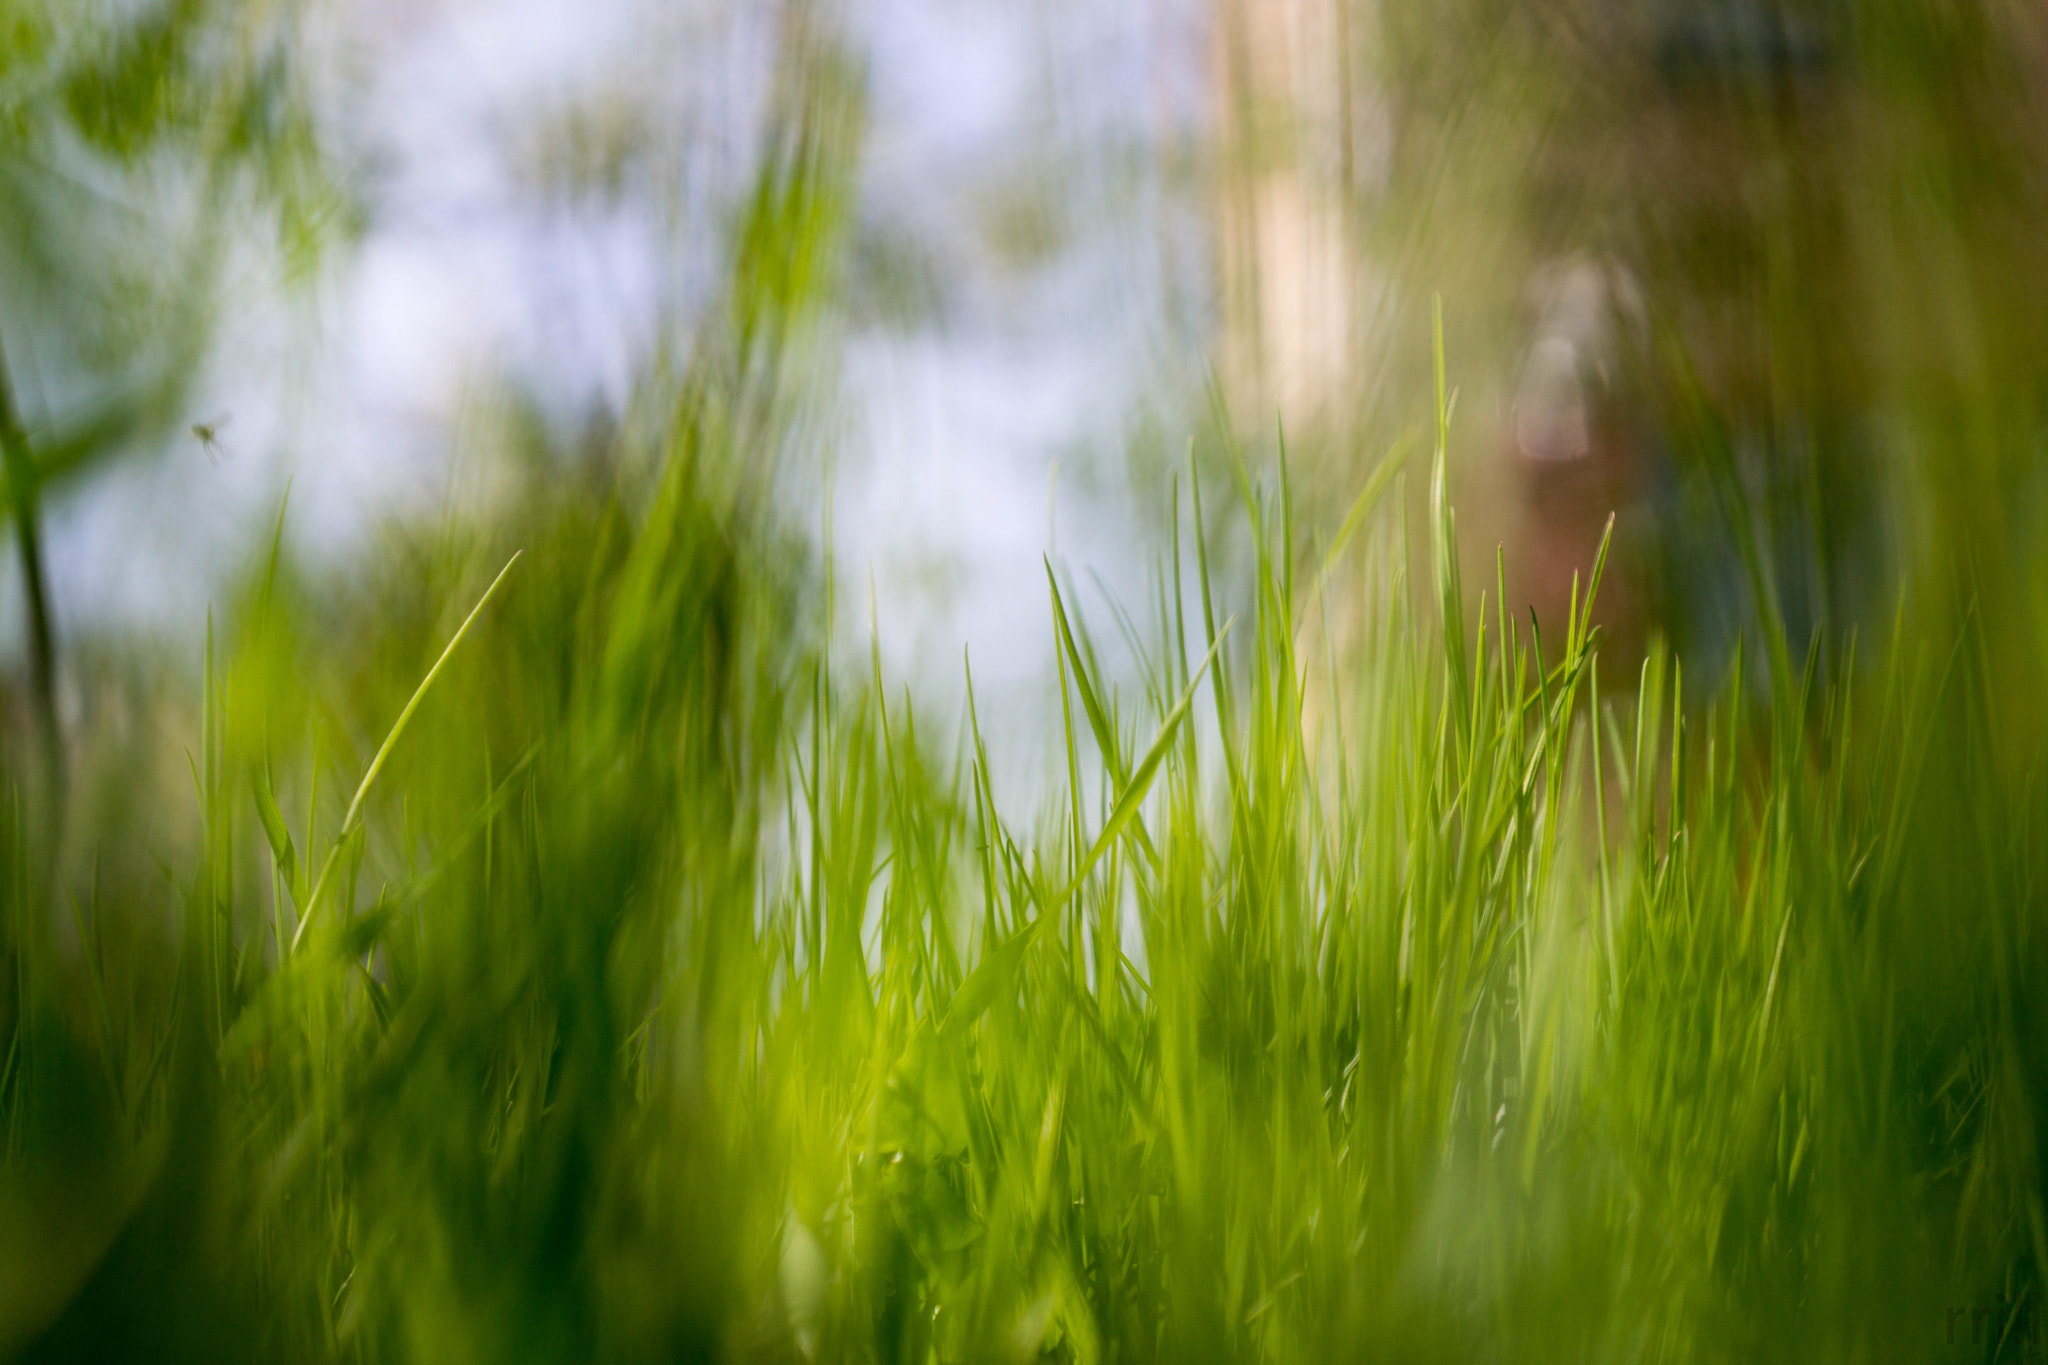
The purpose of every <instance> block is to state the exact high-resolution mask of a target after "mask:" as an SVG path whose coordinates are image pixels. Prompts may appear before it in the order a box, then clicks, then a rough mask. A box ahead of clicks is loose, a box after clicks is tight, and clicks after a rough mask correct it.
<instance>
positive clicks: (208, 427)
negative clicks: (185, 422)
mask: <svg viewBox="0 0 2048 1365" xmlns="http://www.w3.org/2000/svg"><path fill="white" fill-rule="evenodd" d="M233 417H234V414H233V413H227V412H224V413H222V414H221V415H220V416H218V417H215V418H213V419H211V420H209V421H205V422H194V423H193V424H192V439H193V440H195V441H197V442H199V446H200V449H202V450H204V451H205V452H206V455H207V458H208V459H210V460H212V461H214V462H215V463H216V464H217V463H219V462H220V458H221V457H222V456H223V455H225V454H227V452H226V451H225V450H223V449H222V448H221V444H220V433H221V429H222V428H224V427H226V426H227V424H228V423H229V422H230V421H231V420H233Z"/></svg>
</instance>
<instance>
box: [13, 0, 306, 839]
mask: <svg viewBox="0 0 2048 1365" xmlns="http://www.w3.org/2000/svg"><path fill="white" fill-rule="evenodd" d="M304 18H305V15H304V12H303V7H302V6H300V5H298V4H297V3H295V2H294V0H145V2H144V3H140V4H134V3H110V0H0V449H4V453H5V470H6V481H7V494H8V504H9V511H10V513H11V516H12V520H13V523H14V526H15V529H16V532H17V536H18V545H19V549H20V554H21V568H22V578H23V586H24V589H25V594H26V598H27V603H26V607H27V618H28V632H29V640H28V656H29V672H30V679H29V682H30V693H31V697H32V701H33V705H34V707H35V710H36V725H37V728H38V730H39V731H40V732H41V740H42V743H43V746H44V755H43V762H44V767H45V770H46V781H47V782H49V783H50V784H51V785H52V787H53V788H55V789H56V790H57V791H59V792H61V788H62V785H63V777H62V771H63V745H62V737H61V732H60V729H59V723H58V718H57V708H56V667H57V645H56V628H55V625H54V623H53V621H52V619H51V604H50V593H49V588H48V584H47V581H46V575H45V572H44V564H43V550H42V546H41V543H40V540H41V537H40V532H39V511H40V508H41V507H42V505H43V502H44V500H45V499H46V498H47V497H48V496H49V495H50V494H52V493H54V492H56V491H57V490H59V489H60V488H62V487H64V486H65V485H67V484H70V483H73V482H75V481H77V480H79V479H81V478H84V477H86V476H88V475H89V474H90V473H91V472H93V471H94V470H96V469H98V468H100V467H102V466H104V465H105V464H106V463H107V462H109V461H111V460H113V459H115V458H117V457H121V456H124V455H131V454H137V453H141V452H145V451H148V450H150V449H152V448H160V447H161V444H162V439H163V437H164V436H166V435H167V434H168V433H169V432H171V431H173V430H176V429H177V428H178V426H179V422H178V417H179V414H180V413H181V412H182V410H183V404H184V400H185V398H186V396H187V395H188V393H189V391H190V389H191V386H192V384H193V381H194V378H195V376H196V374H197V371H198V368H199V365H200V362H201V361H202V360H203V358H204V356H205V354H206V349H207V343H208V339H209V337H210V335H211V332H212V324H213V322H214V320H215V310H216V307H217V305H218V302H219V299H218V288H217V287H218V283H219V279H220V273H221V266H222V263H223V259H224V255H225V251H226V249H227V247H228V245H229V244H230V243H231V242H232V241H233V240H234V233H233V231H232V229H233V228H234V227H235V225H237V224H238V223H241V222H245V221H250V220H252V219H253V220H254V221H257V222H261V223H263V224H265V225H266V226H268V225H274V226H275V228H276V231H277V233H278V249H279V253H280V256H281V258H282V259H283V260H284V262H285V263H286V266H287V268H288V269H289V270H293V271H303V270H304V269H305V267H306V266H307V265H308V264H309V263H310V261H311V259H312V258H313V256H314V255H315V254H316V252H317V248H318V246H319V243H320V242H321V241H322V240H323V238H324V237H325V236H326V235H328V232H329V230H330V229H331V228H332V227H334V226H335V225H336V224H337V222H338V221H340V220H341V219H342V217H343V215H342V214H341V213H340V211H339V210H340V209H341V207H342V204H343V202H344V201H343V200H342V198H341V196H340V195H339V194H338V193H337V192H336V189H335V186H334V183H333V182H332V180H331V179H330V178H329V176H328V175H327V174H326V172H325V162H324V159H323V158H322V156H321V155H320V148H319V138H318V135H317V130H316V122H315V119H314V117H313V113H312V107H311V101H310V98H309V91H308V89H307V85H306V82H305V80H304V79H303V75H302V73H303V71H304V69H305V63H304V62H303V61H302V60H301V57H300V52H301V48H302V38H303V28H304V22H303V21H304ZM60 806H61V800H59V801H53V802H52V803H51V805H50V807H49V809H50V811H51V812H52V813H53V814H54V813H55V812H56V811H57V810H58V809H59V808H60Z"/></svg>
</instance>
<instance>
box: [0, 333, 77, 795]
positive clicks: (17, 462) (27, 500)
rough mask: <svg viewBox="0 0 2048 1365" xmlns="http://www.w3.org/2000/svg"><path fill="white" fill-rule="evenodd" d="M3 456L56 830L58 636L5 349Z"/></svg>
mask: <svg viewBox="0 0 2048 1365" xmlns="http://www.w3.org/2000/svg"><path fill="white" fill-rule="evenodd" d="M0 456H4V461H5V466H6V473H7V496H8V502H9V504H10V506H11V508H12V510H13V513H14V524H15V529H16V531H17V532H18V533H19V537H20V540H19V543H20V546H21V581H22V590H23V592H24V593H25V594H26V596H27V598H28V628H29V642H28V644H29V684H30V688H31V690H32V692H33V695H34V702H35V709H36V728H37V729H38V730H39V731H40V732H41V736H42V744H43V769H44V779H45V781H46V782H47V783H48V789H47V791H46V793H45V794H46V796H47V797H48V798H49V801H50V810H49V818H50V829H51V830H52V831H53V832H54V830H55V829H56V827H57V822H58V821H59V820H60V819H61V818H62V811H63V806H64V796H65V772H64V736H63V731H62V730H61V728H60V727H59V723H58V720H57V638H56V629H55V627H54V626H53V625H52V624H51V618H50V594H49V588H48V586H47V584H46V582H45V580H44V577H43V547H42V534H41V530H40V527H39V523H38V521H37V517H36V497H37V494H38V492H39V491H40V490H39V489H38V488H37V486H36V485H37V480H36V471H35V464H34V461H33V458H32V457H31V456H30V454H29V449H28V438H27V435H26V434H25V433H24V432H23V431H22V429H21V421H20V418H19V415H18V414H17V413H16V411H15V406H14V388H13V385H12V383H11V382H10V381H9V378H8V373H7V361H6V353H5V350H4V349H0Z"/></svg>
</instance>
